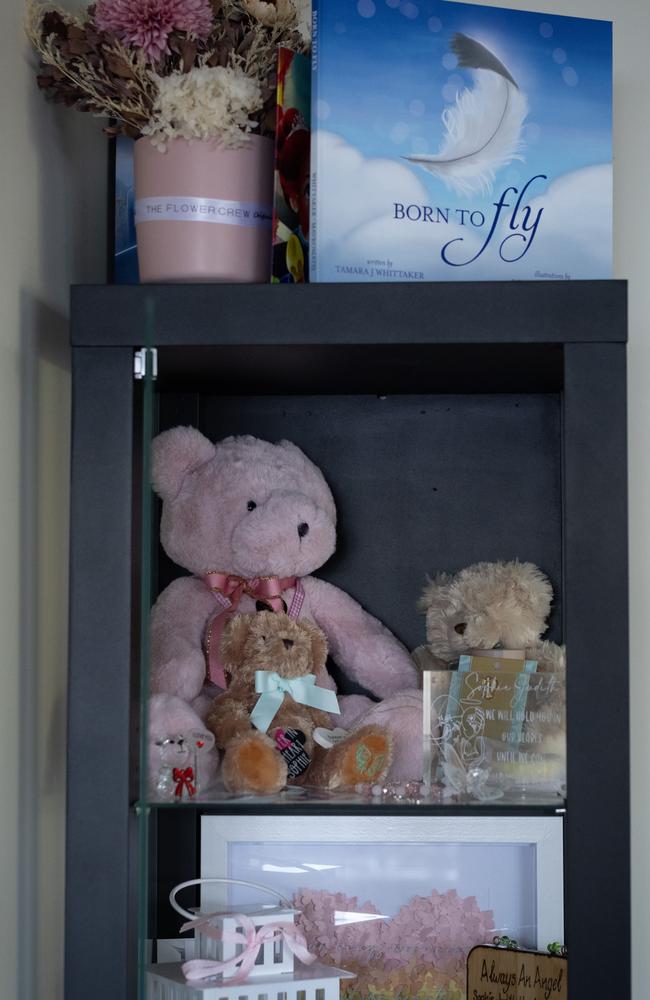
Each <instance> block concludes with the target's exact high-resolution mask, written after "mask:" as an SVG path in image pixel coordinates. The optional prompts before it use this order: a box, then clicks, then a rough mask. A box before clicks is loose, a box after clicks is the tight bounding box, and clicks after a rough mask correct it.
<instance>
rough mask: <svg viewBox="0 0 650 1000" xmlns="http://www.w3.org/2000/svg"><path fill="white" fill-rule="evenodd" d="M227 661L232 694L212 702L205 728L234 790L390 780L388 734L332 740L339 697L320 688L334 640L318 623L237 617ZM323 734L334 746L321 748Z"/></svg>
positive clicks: (225, 642)
mask: <svg viewBox="0 0 650 1000" xmlns="http://www.w3.org/2000/svg"><path fill="white" fill-rule="evenodd" d="M220 654H221V660H222V663H223V665H224V668H225V672H226V675H227V677H228V679H229V687H228V690H227V691H225V692H223V694H220V695H218V696H217V697H216V698H215V699H214V701H213V702H212V704H211V706H210V708H209V710H208V715H207V718H206V725H207V727H208V729H210V731H211V732H212V733H214V736H215V740H216V744H217V746H218V747H220V748H221V749H222V750H224V751H225V753H224V757H223V764H222V774H223V780H224V784H225V786H226V788H227V789H228V790H229V791H250V792H276V791H278V790H279V789H281V788H282V787H283V786H284V785H286V784H287V783H288V782H292V783H296V784H309V785H320V786H324V787H326V788H340V787H346V786H354V785H357V784H361V783H367V782H375V781H381V779H382V778H383V777H384V776H385V775H386V772H387V771H388V768H389V766H390V763H391V759H392V741H391V737H390V735H389V733H388V732H386V730H385V729H383V728H382V727H380V726H376V725H369V726H364V727H363V728H362V729H359V730H357V731H355V732H354V733H351V734H349V735H345V736H344V737H343V738H342V739H341V740H339V741H338V742H334V741H332V739H331V737H330V735H329V734H330V730H331V725H332V723H331V718H330V715H329V713H330V712H338V708H337V704H336V695H335V694H334V693H333V692H332V691H330V690H329V689H327V688H322V687H319V686H317V685H316V683H315V681H316V679H317V678H319V677H323V676H324V675H325V663H326V660H327V640H326V638H325V635H324V633H323V632H322V631H321V629H319V628H318V627H317V626H316V625H314V624H313V623H312V622H309V621H307V620H306V619H299V620H294V619H292V618H290V617H289V616H288V615H286V614H282V613H276V612H271V611H261V612H259V613H258V614H253V615H238V616H235V617H233V618H231V619H230V620H229V621H228V622H227V624H226V625H225V628H224V631H223V635H222V639H221V648H220ZM319 706H320V707H319ZM318 728H321V729H323V730H325V733H324V734H323V735H322V737H320V738H322V739H323V742H324V743H330V742H334V745H333V746H331V747H329V748H327V747H325V746H323V745H320V744H319V743H318V742H316V740H315V739H314V731H315V730H316V729H318ZM317 735H319V734H317Z"/></svg>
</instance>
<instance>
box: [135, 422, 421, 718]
mask: <svg viewBox="0 0 650 1000" xmlns="http://www.w3.org/2000/svg"><path fill="white" fill-rule="evenodd" d="M153 484H154V488H155V489H156V491H157V492H158V493H159V494H160V496H161V497H162V499H163V513H162V521H161V540H162V544H163V546H164V548H165V551H166V552H167V553H168V555H169V556H170V557H171V558H172V559H173V560H174V561H175V562H177V563H178V564H179V565H180V566H183V567H184V568H185V569H188V570H189V571H190V572H191V573H192V574H194V576H192V577H183V578H181V579H178V580H175V581H174V582H173V583H172V584H170V586H169V587H167V589H166V590H165V591H164V592H163V593H162V594H161V595H160V597H159V598H158V600H157V602H156V604H155V606H154V608H153V611H152V616H151V689H152V691H153V692H156V693H166V694H171V695H175V696H177V697H178V698H181V699H182V700H183V701H185V702H187V703H188V704H193V705H194V706H195V707H196V708H197V710H198V711H202V710H203V709H204V706H205V701H204V700H202V699H201V691H202V687H203V682H204V677H205V661H204V657H203V653H202V650H201V642H202V636H203V632H204V629H205V625H206V622H207V621H208V619H209V618H210V617H211V616H212V614H213V613H214V611H215V610H216V607H217V605H216V602H215V599H214V597H213V595H212V594H211V593H210V591H209V590H208V589H207V587H206V586H205V584H204V583H203V582H202V580H201V579H199V578H200V577H201V576H202V575H203V574H204V573H207V572H209V571H223V572H227V573H232V574H235V575H238V576H243V577H247V578H249V577H254V576H267V575H277V576H279V577H283V576H298V577H300V578H301V580H302V585H303V587H304V591H305V600H304V604H303V608H302V611H301V617H306V618H308V619H311V620H312V621H314V622H316V624H317V625H319V626H320V628H321V629H322V630H323V631H324V632H325V634H326V636H327V640H328V643H329V647H330V652H331V655H332V657H333V659H334V660H335V662H336V663H337V665H338V666H339V667H340V668H341V670H342V671H343V672H344V673H345V674H346V675H347V676H348V677H350V678H351V679H352V680H354V681H356V682H358V683H359V684H362V685H363V686H364V687H365V688H367V689H368V690H369V691H371V692H372V693H373V694H374V695H375V696H377V697H386V696H388V695H393V694H395V693H396V692H398V691H401V690H403V689H408V688H414V687H416V686H417V671H416V668H415V665H414V663H413V661H412V659H411V657H410V656H409V654H408V652H407V650H406V649H405V648H404V647H403V646H402V645H401V643H399V642H398V641H397V639H395V637H394V636H393V635H392V634H391V633H390V632H389V630H388V629H387V628H386V627H385V626H384V625H382V624H381V622H379V621H377V619H376V618H373V617H372V616H371V615H369V614H368V613H367V612H366V611H364V609H363V608H362V607H361V606H360V605H359V604H358V603H357V602H356V601H355V600H353V598H351V597H350V596H349V595H348V594H346V593H344V592H343V591H341V590H340V589H339V588H337V587H334V586H333V585H332V584H329V583H326V582H325V581H323V580H318V579H317V578H315V577H313V576H311V574H312V573H313V572H314V571H315V570H317V569H318V568H319V567H320V566H322V565H323V564H324V563H325V562H326V561H327V560H328V559H329V558H330V556H331V555H332V553H333V552H334V549H335V546H336V508H335V505H334V500H333V498H332V494H331V492H330V489H329V487H328V485H327V483H326V481H325V479H324V477H323V475H322V473H321V472H320V470H319V469H318V468H317V467H316V466H315V465H314V464H313V463H312V462H311V461H310V460H309V459H308V458H307V456H306V455H304V454H303V452H302V451H300V449H299V448H297V447H296V445H294V444H291V443H290V442H288V441H281V442H280V443H279V444H271V443H269V442H267V441H260V440H258V439H257V438H253V437H236V438H227V439H226V440H224V441H221V442H219V443H218V444H217V445H213V444H211V443H210V442H209V441H208V440H207V439H206V438H205V437H204V436H203V435H202V434H200V433H199V431H197V430H195V429H194V428H191V427H178V428H174V429H173V430H170V431H165V432H164V433H163V434H160V435H159V436H158V437H157V438H156V439H155V441H154V444H153ZM283 596H284V599H285V601H287V603H288V604H290V601H291V597H292V596H293V591H288V592H286V593H285V594H284V595H283ZM237 611H238V613H250V612H253V611H255V602H254V601H253V600H252V599H251V598H250V597H248V596H244V597H243V598H242V600H241V602H240V604H239V606H238V609H237ZM321 683H326V684H327V686H330V687H332V686H333V681H332V680H331V678H329V677H328V678H322V679H321ZM350 697H352V698H353V699H354V700H353V703H352V704H351V705H350V708H349V710H348V708H347V706H346V705H345V702H346V701H347V699H346V698H342V699H341V703H342V707H343V717H344V718H346V719H347V718H352V717H353V716H354V715H355V714H356V715H359V714H361V710H362V709H363V708H367V707H368V706H369V705H370V704H371V703H370V702H369V700H368V699H358V698H357V696H350ZM198 718H199V717H198V715H197V720H198ZM418 727H419V719H418Z"/></svg>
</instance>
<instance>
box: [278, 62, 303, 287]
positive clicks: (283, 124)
mask: <svg viewBox="0 0 650 1000" xmlns="http://www.w3.org/2000/svg"><path fill="white" fill-rule="evenodd" d="M310 117H311V68H310V61H309V58H308V57H307V56H304V55H301V54H300V53H298V52H292V51H291V49H286V48H279V49H278V89H277V114H276V130H275V172H274V185H273V273H272V277H271V280H272V281H274V282H282V283H289V284H293V283H298V284H301V283H303V282H306V281H309V207H310V203H309V183H310V138H311V137H310V127H309V126H310Z"/></svg>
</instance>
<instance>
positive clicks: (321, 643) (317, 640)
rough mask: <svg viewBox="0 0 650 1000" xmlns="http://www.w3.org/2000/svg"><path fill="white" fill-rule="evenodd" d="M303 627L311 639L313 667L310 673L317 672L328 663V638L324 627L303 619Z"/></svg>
mask: <svg viewBox="0 0 650 1000" xmlns="http://www.w3.org/2000/svg"><path fill="white" fill-rule="evenodd" d="M300 625H301V627H302V628H303V629H304V630H305V632H308V633H309V636H310V639H311V659H312V669H311V671H310V673H314V674H317V673H319V672H320V671H321V670H324V669H325V664H326V663H327V639H326V638H325V633H324V632H323V631H322V629H319V628H318V626H317V625H313V624H312V623H311V622H308V621H301V622H300Z"/></svg>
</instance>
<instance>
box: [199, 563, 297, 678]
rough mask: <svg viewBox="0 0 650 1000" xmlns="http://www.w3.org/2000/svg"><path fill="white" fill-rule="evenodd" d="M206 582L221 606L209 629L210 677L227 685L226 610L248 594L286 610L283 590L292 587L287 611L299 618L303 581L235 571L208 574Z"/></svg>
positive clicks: (207, 634)
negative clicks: (221, 649)
mask: <svg viewBox="0 0 650 1000" xmlns="http://www.w3.org/2000/svg"><path fill="white" fill-rule="evenodd" d="M203 582H204V583H205V585H206V586H207V587H209V588H210V590H211V591H212V593H213V594H214V598H215V600H216V601H217V603H218V604H219V605H220V609H219V611H217V613H216V615H214V616H213V617H212V618H211V619H210V621H209V622H208V626H207V629H206V636H207V640H206V647H207V649H206V655H207V661H208V679H209V680H210V681H212V683H213V684H217V685H218V686H219V687H220V688H226V687H227V686H228V685H227V683H226V678H225V675H224V672H223V666H222V664H221V661H220V659H219V645H220V640H221V633H222V632H223V627H224V625H225V618H226V615H225V613H226V612H228V611H234V610H235V608H236V607H237V605H238V604H239V602H240V601H241V599H242V597H243V596H244V594H247V595H248V596H249V597H251V598H252V599H253V600H254V601H263V602H264V604H268V606H269V607H270V608H271V609H272V610H273V611H284V608H285V605H284V602H283V600H282V593H283V591H285V590H291V589H293V591H294V594H293V600H292V601H291V607H290V608H289V611H288V614H289V617H290V618H297V617H298V615H299V614H300V609H301V607H302V603H303V601H304V599H305V592H304V590H303V587H302V584H301V582H300V580H299V579H298V577H295V576H283V577H277V576H255V577H251V578H250V579H246V577H243V576H235V574H234V573H221V572H219V571H214V572H211V573H206V574H205V576H204V577H203Z"/></svg>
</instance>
